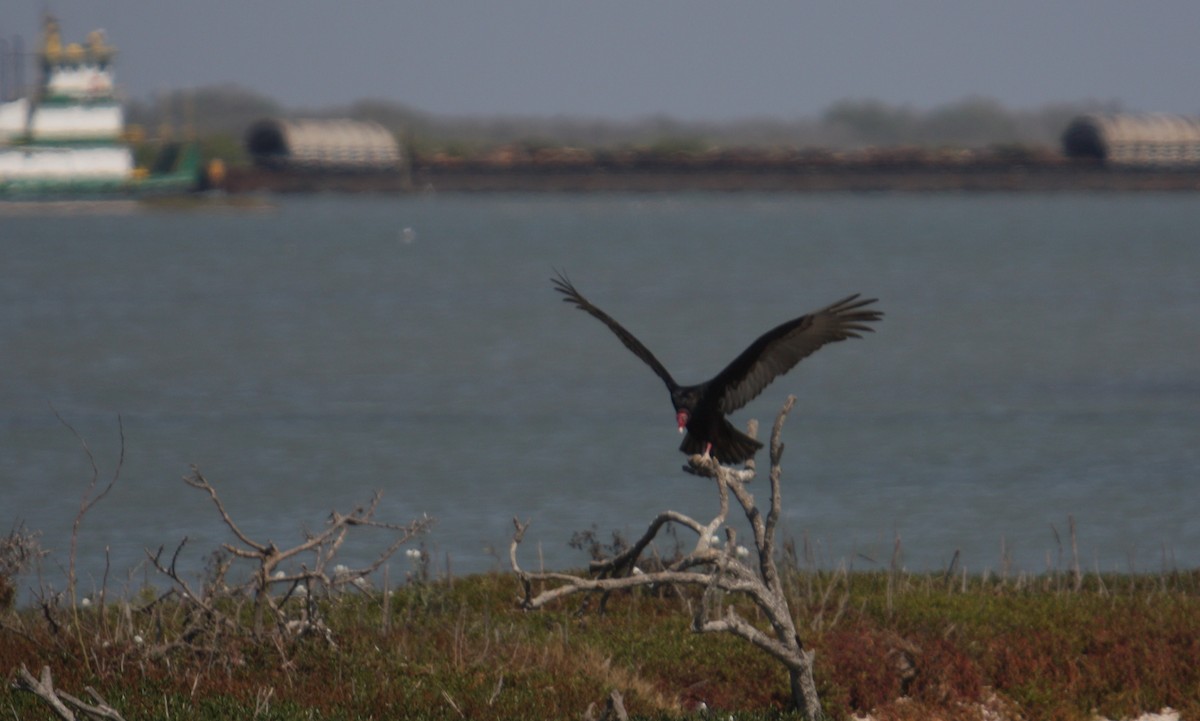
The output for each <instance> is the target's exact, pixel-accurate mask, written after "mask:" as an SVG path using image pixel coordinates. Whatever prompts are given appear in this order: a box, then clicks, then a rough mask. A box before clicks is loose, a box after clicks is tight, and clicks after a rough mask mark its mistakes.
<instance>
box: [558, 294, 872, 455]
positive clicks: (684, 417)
mask: <svg viewBox="0 0 1200 721" xmlns="http://www.w3.org/2000/svg"><path fill="white" fill-rule="evenodd" d="M551 282H552V283H553V284H554V289H555V290H557V291H558V292H559V293H562V294H563V296H564V298H563V300H564V301H565V302H568V303H571V304H573V305H575V306H576V307H577V308H579V309H580V310H583V311H586V312H587V313H588V314H590V315H591V316H592V317H594V318H596V319H598V320H599V321H600V322H602V323H604V324H605V325H606V326H608V328H609V330H611V331H612V332H613V333H614V334H616V336H617V338H619V339H620V340H621V342H622V343H623V344H624V345H625V347H626V348H628V349H629V350H630V351H632V352H633V354H634V355H636V356H637V357H638V358H641V359H642V361H643V362H645V363H646V365H648V366H650V368H651V370H653V371H654V373H655V374H656V375H657V376H658V377H659V378H661V379H662V381H663V383H664V384H665V385H666V386H667V390H668V391H670V393H671V404H672V405H673V406H675V411H676V413H677V414H678V418H679V420H680V429H681V430H682V429H683V428H684V427H685V426H686V430H687V435H686V436H685V437H684V439H683V443H682V444H681V445H680V447H679V449H680V450H681V451H683V452H684V453H687V454H689V455H691V454H694V453H704V452H710V451H711V453H712V454H713V455H715V456H716V457H717V459H718V460H720V461H721V462H723V463H728V464H733V463H744V462H745V461H747V460H749V459H751V458H753V457H754V454H755V453H756V452H757V451H758V449H759V448H762V444H761V443H759V442H758V441H756V440H754V439H753V438H750V437H749V436H747V435H746V434H744V433H742V432H741V431H739V430H737V429H736V428H734V427H733V425H732V424H731V423H730V422H729V421H728V419H726V418H725V416H726V415H727V414H729V413H732V412H733V411H735V410H737V409H739V408H741V407H742V406H744V405H746V404H747V403H749V402H750V401H752V400H754V398H756V397H757V396H758V395H759V394H760V393H762V391H763V389H764V388H766V387H767V386H768V385H769V384H770V383H771V381H773V380H775V379H776V378H777V377H779V376H781V375H783V374H784V373H787V372H788V371H789V370H791V369H792V368H793V367H795V365H796V364H797V363H799V362H800V361H801V360H803V359H804V358H806V357H807V356H809V355H811V354H812V353H814V352H815V351H816V350H817V349H819V348H820V347H821V346H823V345H825V344H826V343H832V342H835V341H840V340H845V339H847V338H859V337H861V336H860V333H864V332H871V331H872V330H873V329H872V328H871V327H870V326H868V325H866V324H867V323H872V322H874V321H877V320H879V319H880V318H882V317H883V313H882V312H881V311H878V310H874V309H870V308H867V307H866V306H869V305H870V304H872V303H874V302H875V299H874V298H871V299H866V300H859V297H858V295H857V294H855V295H851V296H848V297H846V298H843V299H842V300H839V301H838V302H836V303H833V304H831V305H828V306H826V307H824V308H822V309H821V310H818V311H816V312H815V313H810V314H808V315H802V316H800V317H799V318H795V319H793V320H790V321H788V322H786V323H783V324H781V325H779V326H776V327H775V328H772V329H771V330H769V331H767V332H766V333H764V334H762V335H761V336H759V337H758V339H757V340H755V341H754V342H753V343H751V344H750V346H749V347H748V348H746V350H744V351H742V352H741V353H740V354H739V355H738V356H737V357H736V358H734V359H733V361H732V362H731V363H730V364H729V365H727V366H726V367H725V369H724V370H722V371H721V372H720V373H718V374H717V375H716V376H714V377H713V378H712V379H711V380H709V381H706V382H704V383H699V384H696V385H691V386H681V385H679V384H678V383H676V382H675V379H674V378H672V377H671V374H670V373H669V372H668V371H667V369H666V367H665V366H663V364H662V363H661V362H659V360H658V359H657V358H655V357H654V354H653V353H651V352H650V350H649V349H648V348H646V346H645V345H643V344H642V342H641V341H639V340H638V339H637V338H636V337H635V336H634V335H633V334H632V333H630V332H629V331H628V330H626V329H625V328H624V327H623V326H622V325H621V324H620V323H618V322H617V321H615V320H613V318H612V317H611V316H610V315H608V314H607V313H605V312H604V311H602V310H600V309H599V308H597V307H596V306H595V305H593V304H592V303H591V302H590V301H589V300H588V299H587V298H585V297H584V296H583V294H582V293H580V292H579V291H578V290H576V289H575V286H574V285H572V284H571V281H570V280H568V279H567V277H566V276H565V275H562V274H559V275H558V277H556V278H551Z"/></svg>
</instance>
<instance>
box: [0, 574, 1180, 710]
mask: <svg viewBox="0 0 1200 721" xmlns="http://www.w3.org/2000/svg"><path fill="white" fill-rule="evenodd" d="M787 574H788V579H787V582H788V588H789V596H790V599H789V600H790V601H791V604H792V609H793V612H794V614H795V619H796V625H797V628H798V630H799V634H800V636H801V637H802V639H803V642H804V644H805V647H806V648H808V649H810V650H813V651H815V652H816V654H817V656H816V681H817V684H818V687H819V690H820V693H821V699H822V702H823V705H824V708H825V710H826V713H828V714H829V715H830V717H831V718H848V717H850V716H851V715H852V714H857V715H863V714H866V713H870V714H871V715H872V716H873V717H874V718H875V719H917V718H972V717H980V716H981V714H982V713H983V712H984V710H985V709H987V710H990V712H992V713H995V714H998V715H999V717H1001V718H1022V717H1023V718H1039V719H1089V720H1090V719H1092V718H1094V717H1095V716H1096V715H1097V714H1099V715H1101V716H1105V717H1108V718H1130V717H1135V716H1137V715H1138V714H1139V713H1141V712H1145V711H1157V710H1159V709H1161V708H1164V707H1171V708H1174V709H1175V710H1177V711H1179V712H1180V713H1181V714H1182V717H1183V718H1197V717H1200V666H1197V664H1196V662H1195V660H1196V659H1197V658H1200V573H1197V572H1175V573H1162V574H1154V575H1095V574H1091V575H1087V576H1084V577H1082V578H1078V579H1077V578H1076V577H1074V576H1073V575H1072V574H1069V573H1064V574H1058V573H1048V574H1044V575H1039V576H1024V575H1022V576H1019V577H1016V578H1002V577H997V576H992V577H988V578H985V577H970V576H961V575H947V574H919V573H909V572H902V571H879V572H853V573H846V572H820V573H815V572H810V571H805V570H801V569H797V568H796V567H795V566H790V567H787ZM518 593H519V589H518V583H517V580H516V578H515V577H514V576H513V575H511V574H480V575H474V576H468V577H464V578H457V579H452V580H450V579H447V580H426V581H421V580H418V581H415V582H411V583H409V584H408V585H406V586H403V587H400V588H397V589H395V590H394V591H392V592H391V593H386V594H385V593H380V592H375V591H352V592H346V593H342V594H339V595H336V596H332V597H329V598H324V599H321V600H319V601H317V602H316V605H315V608H319V610H320V614H321V618H322V619H323V626H324V628H325V629H327V632H324V633H321V634H308V635H304V636H300V637H299V638H294V639H291V640H286V639H285V638H284V637H281V636H279V635H277V634H274V633H272V632H271V629H269V628H267V629H261V628H260V629H259V630H258V631H255V630H254V626H253V620H252V619H251V617H250V614H249V611H248V607H246V608H231V609H229V612H230V617H232V618H237V619H240V620H241V621H242V622H243V623H239V624H238V626H237V627H232V628H231V627H223V628H217V629H212V628H205V627H204V623H205V619H204V618H203V614H200V613H198V612H197V610H196V608H195V607H194V606H190V607H189V606H188V604H186V603H182V602H180V601H179V600H178V599H174V598H168V599H163V598H158V599H154V598H151V597H145V598H139V599H121V600H117V601H115V602H112V601H110V602H109V603H107V604H106V605H105V606H104V608H103V609H101V608H98V607H97V606H96V605H92V606H87V607H82V606H76V607H70V606H66V605H64V606H62V607H52V608H50V607H45V608H26V609H21V610H19V611H8V612H0V669H3V671H4V673H6V674H7V675H8V678H9V680H10V681H11V680H12V679H13V677H14V675H15V672H16V670H17V669H19V668H20V667H21V665H25V666H26V667H28V668H29V669H30V670H31V671H32V672H33V673H34V674H35V675H36V674H37V673H38V670H39V669H40V668H41V667H42V666H43V665H48V666H50V668H51V670H52V673H53V674H54V680H55V684H56V686H57V687H58V688H60V689H63V690H66V691H68V692H71V693H74V694H75V695H82V692H83V689H84V687H85V686H91V687H94V688H95V689H96V690H97V691H98V692H99V693H100V694H101V695H102V696H103V697H104V698H105V699H107V701H108V702H109V703H110V704H111V705H112V706H114V707H115V708H117V709H118V710H120V711H121V713H122V714H123V715H124V717H125V718H126V719H127V720H129V721H132V720H133V719H139V718H164V717H167V716H169V717H170V718H172V719H181V720H187V719H196V720H203V719H217V718H261V719H281V720H282V719H366V718H420V719H426V718H428V719H457V718H471V719H516V718H527V719H537V718H545V719H560V718H580V717H582V715H583V713H584V712H585V711H586V710H587V708H588V706H589V704H592V703H596V704H598V705H600V706H602V705H603V701H604V699H605V698H606V697H607V695H608V694H609V692H610V691H612V690H614V689H615V690H618V691H620V692H621V693H622V695H623V696H624V698H625V703H626V707H627V708H628V710H629V712H630V714H631V715H633V716H635V717H641V718H678V717H687V716H695V714H696V713H697V711H696V709H698V708H699V707H700V705H701V704H703V705H704V706H705V707H707V708H709V709H717V710H720V711H721V713H722V718H723V717H724V715H725V714H727V713H732V714H734V716H735V718H780V717H782V718H789V717H790V716H789V715H788V714H787V713H786V712H785V708H786V704H787V701H788V698H789V696H788V687H787V676H786V673H785V672H784V671H783V669H782V668H781V667H779V666H778V664H776V663H775V662H774V661H772V660H771V659H770V658H768V657H767V656H766V655H765V654H763V653H761V652H759V651H758V650H756V649H754V648H752V647H750V646H749V645H748V644H746V643H744V642H741V641H739V640H738V639H735V638H732V637H729V636H727V635H724V634H717V635H701V634H696V633H692V632H691V631H690V630H689V628H690V625H691V618H692V604H693V603H694V601H695V598H694V597H693V596H692V594H690V593H689V592H686V591H681V590H678V589H675V588H666V587H664V588H654V589H652V590H643V591H635V592H628V593H620V594H615V595H614V596H612V597H611V598H610V599H609V601H608V602H607V604H606V612H605V613H604V614H603V615H601V614H598V613H597V612H596V608H597V605H598V604H596V603H595V598H594V597H593V598H592V601H591V602H588V601H587V600H585V599H584V598H576V599H573V600H567V601H564V602H563V603H560V604H558V605H556V606H555V607H554V608H552V609H549V610H547V611H539V612H526V611H522V610H519V609H518V607H517V604H516V602H515V601H516V598H517V596H518ZM288 602H289V603H300V601H299V600H298V599H292V600H290V601H288ZM736 603H737V607H738V611H739V612H740V613H742V614H743V615H744V616H745V617H747V618H749V619H751V620H755V619H756V618H757V617H756V612H755V609H754V608H753V606H751V605H747V604H744V603H743V602H736ZM8 686H9V689H8V691H7V694H6V697H5V703H4V706H6V707H7V708H8V709H9V713H10V714H12V715H13V716H14V717H15V718H22V719H38V718H53V716H52V715H51V714H50V712H49V711H48V710H47V709H46V708H45V707H44V706H43V705H42V704H41V702H40V701H39V700H38V699H36V698H35V697H33V696H32V695H31V694H28V693H22V692H17V691H15V690H13V689H12V687H11V684H9V685H8Z"/></svg>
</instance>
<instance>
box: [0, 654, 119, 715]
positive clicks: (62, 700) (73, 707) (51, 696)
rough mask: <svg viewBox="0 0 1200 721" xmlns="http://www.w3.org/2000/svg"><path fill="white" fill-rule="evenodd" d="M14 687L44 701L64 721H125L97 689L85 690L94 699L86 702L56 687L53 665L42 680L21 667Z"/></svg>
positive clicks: (44, 673) (42, 675)
mask: <svg viewBox="0 0 1200 721" xmlns="http://www.w3.org/2000/svg"><path fill="white" fill-rule="evenodd" d="M12 685H13V688H14V689H16V690H18V691H25V692H27V693H31V694H33V695H34V696H37V697H38V698H40V699H41V700H42V701H43V702H45V704H46V705H47V706H49V707H50V710H52V711H53V712H54V714H55V715H56V716H58V717H59V718H60V719H62V720H63V721H79V719H101V720H107V721H125V719H124V718H123V717H122V716H121V714H120V712H118V711H117V710H116V709H115V708H113V707H112V706H109V705H108V703H107V702H106V701H105V700H104V699H103V698H102V697H101V696H100V694H98V693H96V690H95V689H93V688H90V687H88V688H86V689H84V690H85V691H87V694H88V696H89V697H91V699H92V703H88V702H86V701H82V700H80V699H78V698H76V697H75V696H72V695H71V694H69V693H67V692H66V691H62V690H59V689H56V688H54V680H53V678H51V676H50V667H49V666H43V667H42V674H41V677H40V678H37V677H34V675H33V674H32V673H30V672H29V669H27V668H26V667H25V664H21V668H20V669H18V671H17V677H16V679H14V680H13V684H12ZM81 714H82V715H81Z"/></svg>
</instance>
